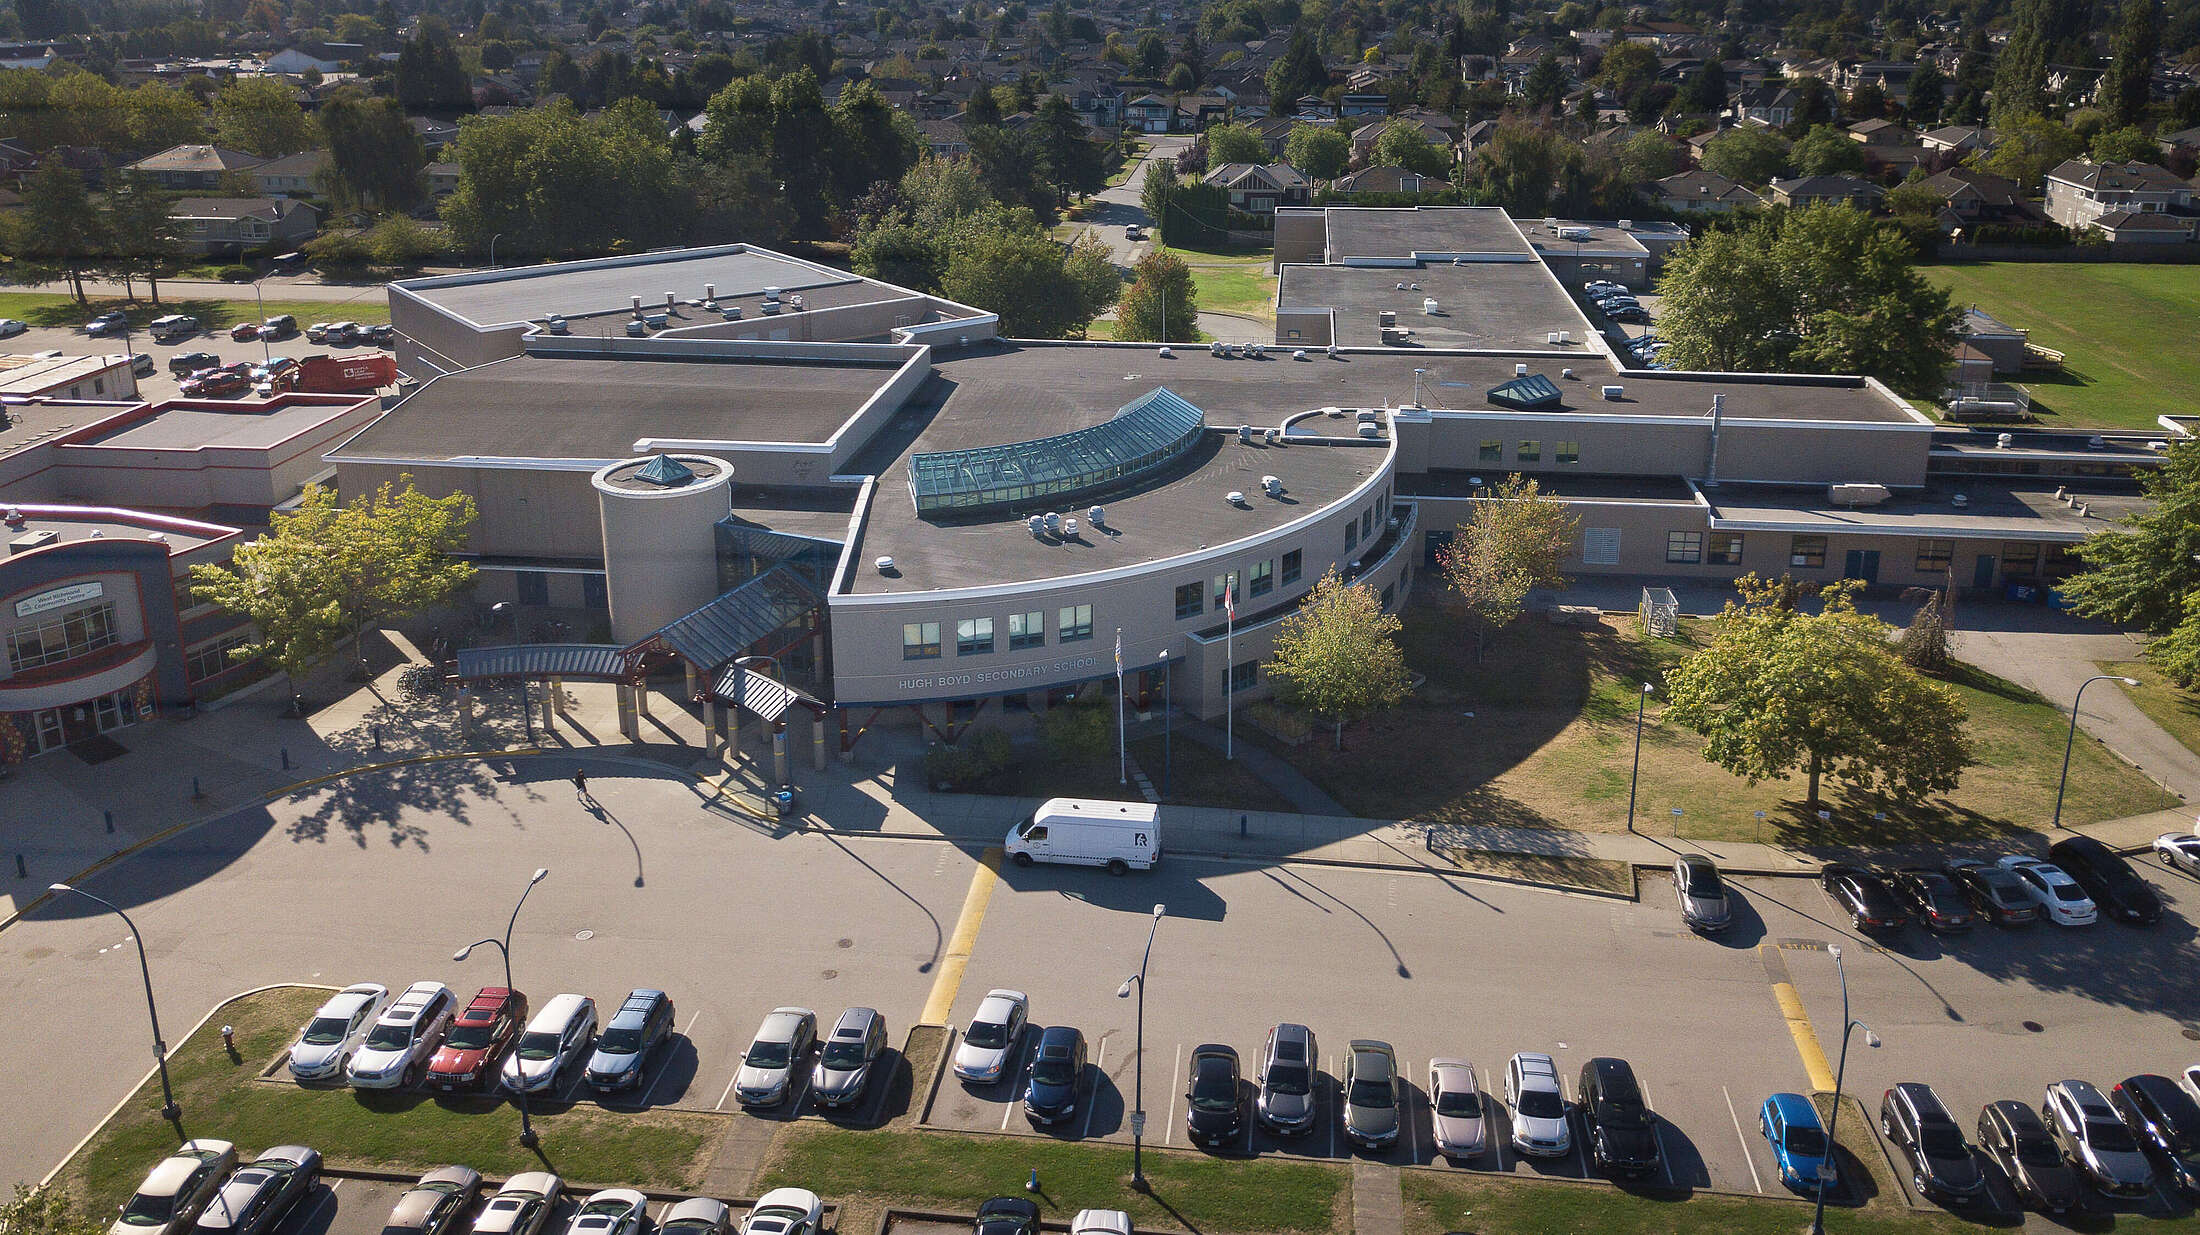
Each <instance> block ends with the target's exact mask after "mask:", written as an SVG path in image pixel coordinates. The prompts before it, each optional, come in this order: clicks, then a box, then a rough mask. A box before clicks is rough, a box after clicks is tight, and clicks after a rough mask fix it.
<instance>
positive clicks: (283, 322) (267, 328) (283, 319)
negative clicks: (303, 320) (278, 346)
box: [260, 313, 298, 339]
mask: <svg viewBox="0 0 2200 1235" xmlns="http://www.w3.org/2000/svg"><path fill="white" fill-rule="evenodd" d="M296 333H298V319H297V318H295V317H292V316H291V315H290V314H288V313H277V314H276V315H275V316H273V317H270V318H268V319H267V320H266V321H264V322H261V323H260V337H261V338H263V339H287V338H289V337H290V336H292V335H294V334H296Z"/></svg>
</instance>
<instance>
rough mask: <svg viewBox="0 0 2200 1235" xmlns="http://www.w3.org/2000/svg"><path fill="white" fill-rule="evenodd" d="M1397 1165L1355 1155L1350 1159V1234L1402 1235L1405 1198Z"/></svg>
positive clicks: (1404, 1221) (1403, 1230)
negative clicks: (1355, 1157)
mask: <svg viewBox="0 0 2200 1235" xmlns="http://www.w3.org/2000/svg"><path fill="white" fill-rule="evenodd" d="M1399 1180H1400V1172H1399V1170H1398V1168H1397V1167H1394V1166H1389V1165H1386V1164H1384V1163H1381V1162H1370V1161H1368V1160H1367V1159H1365V1158H1357V1159H1354V1160H1353V1163H1352V1235H1405V1230H1406V1202H1405V1197H1404V1196H1403V1195H1401V1194H1400V1192H1399Z"/></svg>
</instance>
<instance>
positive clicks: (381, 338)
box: [367, 322, 397, 347]
mask: <svg viewBox="0 0 2200 1235" xmlns="http://www.w3.org/2000/svg"><path fill="white" fill-rule="evenodd" d="M396 341H397V327H395V326H392V325H390V324H389V323H388V322H381V323H378V324H376V325H373V326H369V327H367V342H369V343H372V344H374V345H375V346H376V347H388V346H389V345H390V344H392V343H395V342H396Z"/></svg>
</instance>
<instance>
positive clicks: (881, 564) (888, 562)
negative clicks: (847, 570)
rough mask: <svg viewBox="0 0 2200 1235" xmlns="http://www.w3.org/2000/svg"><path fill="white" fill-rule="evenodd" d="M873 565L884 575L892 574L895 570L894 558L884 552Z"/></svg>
mask: <svg viewBox="0 0 2200 1235" xmlns="http://www.w3.org/2000/svg"><path fill="white" fill-rule="evenodd" d="M871 565H873V566H876V567H878V573H880V574H882V575H884V574H891V573H893V570H894V559H893V558H891V557H887V556H885V555H883V554H882V555H880V556H879V557H878V558H877V559H876V560H874V561H873V562H872V563H871Z"/></svg>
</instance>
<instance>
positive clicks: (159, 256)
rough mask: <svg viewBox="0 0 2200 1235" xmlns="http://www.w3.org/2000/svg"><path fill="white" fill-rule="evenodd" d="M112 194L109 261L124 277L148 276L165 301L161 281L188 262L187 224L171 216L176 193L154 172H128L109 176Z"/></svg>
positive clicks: (106, 216)
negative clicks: (166, 190) (157, 180)
mask: <svg viewBox="0 0 2200 1235" xmlns="http://www.w3.org/2000/svg"><path fill="white" fill-rule="evenodd" d="M106 199H107V200H106V209H105V210H104V211H103V212H102V216H101V220H100V221H101V224H102V226H103V228H104V230H105V232H106V241H107V253H108V260H109V261H110V262H111V263H112V265H113V269H114V270H115V272H116V273H118V274H120V275H122V277H123V278H125V279H129V278H133V277H134V278H142V279H144V280H145V281H146V283H147V284H148V285H149V287H150V289H151V292H152V297H153V303H154V304H159V303H160V280H161V279H162V278H163V277H165V276H167V275H170V274H172V273H174V272H175V271H176V269H177V268H179V267H180V266H181V265H182V264H183V229H182V228H181V227H180V226H179V225H178V224H177V223H176V221H175V220H174V219H171V218H170V217H168V216H169V212H170V210H171V209H172V207H173V205H174V202H175V197H174V196H173V195H171V194H168V193H163V192H162V191H161V190H160V186H159V185H158V184H156V183H155V182H154V181H153V178H152V177H150V176H147V175H143V174H142V173H138V172H123V173H119V174H117V175H116V176H115V177H114V178H113V179H112V180H111V181H109V183H108V185H107V194H106Z"/></svg>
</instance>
